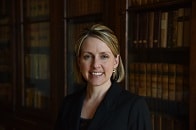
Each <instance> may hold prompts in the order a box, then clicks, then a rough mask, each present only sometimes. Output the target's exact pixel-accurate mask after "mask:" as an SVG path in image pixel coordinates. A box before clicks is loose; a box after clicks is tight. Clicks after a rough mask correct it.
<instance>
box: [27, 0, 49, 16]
mask: <svg viewBox="0 0 196 130" xmlns="http://www.w3.org/2000/svg"><path fill="white" fill-rule="evenodd" d="M24 7H25V13H26V16H27V17H30V18H39V17H47V16H49V0H26V6H24Z"/></svg>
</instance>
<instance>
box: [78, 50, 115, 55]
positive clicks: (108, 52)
mask: <svg viewBox="0 0 196 130" xmlns="http://www.w3.org/2000/svg"><path fill="white" fill-rule="evenodd" d="M81 53H89V54H93V53H92V52H90V51H81ZM99 54H112V52H110V51H106V52H100V53H99Z"/></svg>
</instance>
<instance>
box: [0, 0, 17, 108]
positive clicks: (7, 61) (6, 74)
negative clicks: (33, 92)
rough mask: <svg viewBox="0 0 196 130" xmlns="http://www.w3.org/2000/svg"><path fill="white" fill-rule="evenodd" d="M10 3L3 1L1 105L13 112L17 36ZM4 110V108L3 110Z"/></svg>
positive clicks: (0, 3) (1, 18)
mask: <svg viewBox="0 0 196 130" xmlns="http://www.w3.org/2000/svg"><path fill="white" fill-rule="evenodd" d="M9 2H10V1H9V0H8V1H1V2H0V5H1V9H0V104H3V105H5V106H6V107H5V110H9V111H12V104H13V102H14V100H13V89H14V84H15V80H14V72H15V69H14V63H15V60H14V51H15V48H14V47H15V41H14V39H15V36H14V34H13V33H12V32H13V31H14V28H13V24H14V21H15V20H14V17H13V13H12V9H10V8H11V7H13V5H12V4H11V5H9ZM1 109H3V108H1Z"/></svg>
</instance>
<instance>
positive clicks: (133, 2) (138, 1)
mask: <svg viewBox="0 0 196 130" xmlns="http://www.w3.org/2000/svg"><path fill="white" fill-rule="evenodd" d="M167 1H168V2H171V1H172V0H128V2H129V6H140V5H149V4H154V3H160V2H167ZM173 1H176V0H173Z"/></svg>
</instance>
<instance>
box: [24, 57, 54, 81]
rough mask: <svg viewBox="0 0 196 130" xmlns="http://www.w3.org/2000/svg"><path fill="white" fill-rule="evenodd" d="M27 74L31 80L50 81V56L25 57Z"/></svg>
mask: <svg viewBox="0 0 196 130" xmlns="http://www.w3.org/2000/svg"><path fill="white" fill-rule="evenodd" d="M25 74H26V77H27V78H29V79H49V75H50V71H49V56H48V55H45V54H27V55H25Z"/></svg>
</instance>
